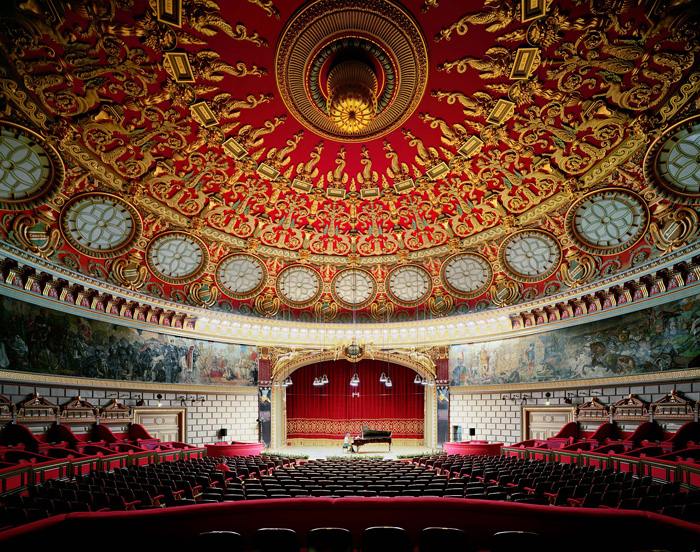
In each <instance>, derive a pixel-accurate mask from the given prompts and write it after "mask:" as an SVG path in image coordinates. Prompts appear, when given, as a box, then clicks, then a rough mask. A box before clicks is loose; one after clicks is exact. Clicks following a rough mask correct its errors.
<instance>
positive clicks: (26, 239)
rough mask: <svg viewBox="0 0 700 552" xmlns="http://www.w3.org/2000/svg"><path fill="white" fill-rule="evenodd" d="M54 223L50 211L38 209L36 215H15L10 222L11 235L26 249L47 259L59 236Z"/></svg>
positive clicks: (54, 248)
mask: <svg viewBox="0 0 700 552" xmlns="http://www.w3.org/2000/svg"><path fill="white" fill-rule="evenodd" d="M54 224H56V218H55V217H54V216H53V214H52V213H51V211H46V210H38V211H37V212H36V216H32V215H27V214H21V215H17V217H15V219H14V220H13V222H12V232H13V234H12V235H13V237H14V238H15V240H16V241H17V242H18V243H19V244H20V245H21V246H22V247H23V248H24V249H26V250H27V251H29V252H30V253H32V254H34V255H38V256H39V257H41V258H43V259H48V258H49V257H51V256H52V255H53V254H54V253H55V252H56V249H57V247H58V245H59V240H60V238H61V233H60V232H59V230H58V228H55V227H54Z"/></svg>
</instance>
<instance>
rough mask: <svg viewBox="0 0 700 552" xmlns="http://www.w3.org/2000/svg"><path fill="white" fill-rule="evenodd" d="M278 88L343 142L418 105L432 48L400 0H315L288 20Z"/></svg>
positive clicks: (300, 113)
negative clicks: (398, 0) (428, 45)
mask: <svg viewBox="0 0 700 552" xmlns="http://www.w3.org/2000/svg"><path fill="white" fill-rule="evenodd" d="M275 61H276V64H275V65H276V67H277V72H276V77H277V87H278V88H279V91H280V94H281V96H282V99H283V100H284V103H285V104H286V106H287V108H288V109H289V111H290V112H291V113H292V115H293V116H294V117H295V118H296V119H297V120H298V121H299V122H300V123H301V124H302V125H304V126H305V127H307V128H309V129H311V130H312V131H314V132H315V133H317V134H319V135H321V136H324V137H326V138H330V139H332V140H338V141H343V142H360V141H366V140H367V139H373V138H378V137H380V136H384V135H385V134H387V133H389V132H391V131H392V130H394V129H396V128H398V127H399V126H400V125H401V124H402V123H403V122H404V121H405V120H406V119H407V118H408V117H410V116H411V114H412V113H413V112H414V111H415V109H416V107H417V106H418V103H419V102H420V100H421V98H422V97H423V93H424V92H425V87H426V83H427V80H428V50H427V46H426V43H425V38H424V37H423V33H422V32H421V30H420V28H419V26H418V23H417V22H416V21H415V20H414V19H413V17H412V16H411V14H410V13H409V12H408V11H407V10H406V9H405V8H403V6H401V5H399V4H397V3H394V2H389V1H378V0H364V1H352V0H340V1H337V0H315V1H313V2H309V3H307V4H306V5H304V6H303V7H302V8H301V9H300V10H299V11H297V12H296V13H295V14H294V15H293V16H292V18H291V19H290V20H289V22H288V23H287V25H286V27H285V28H284V30H283V31H282V33H281V35H280V39H279V42H278V44H277V52H276V60H275Z"/></svg>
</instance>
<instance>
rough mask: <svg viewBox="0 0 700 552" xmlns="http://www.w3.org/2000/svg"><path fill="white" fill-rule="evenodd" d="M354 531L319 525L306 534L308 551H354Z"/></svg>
mask: <svg viewBox="0 0 700 552" xmlns="http://www.w3.org/2000/svg"><path fill="white" fill-rule="evenodd" d="M352 546H353V543H352V533H350V531H348V530H347V529H343V528H342V527H318V528H316V529H311V530H310V531H309V532H308V533H307V534H306V550H307V552H352V551H353V548H352Z"/></svg>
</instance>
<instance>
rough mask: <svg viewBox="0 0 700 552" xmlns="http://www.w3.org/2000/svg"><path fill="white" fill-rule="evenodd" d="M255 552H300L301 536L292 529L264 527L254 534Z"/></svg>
mask: <svg viewBox="0 0 700 552" xmlns="http://www.w3.org/2000/svg"><path fill="white" fill-rule="evenodd" d="M253 552H299V536H298V535H297V534H296V532H295V531H294V530H292V529H284V528H278V527H263V528H261V529H258V530H257V531H255V533H254V534H253Z"/></svg>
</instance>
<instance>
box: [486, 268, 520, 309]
mask: <svg viewBox="0 0 700 552" xmlns="http://www.w3.org/2000/svg"><path fill="white" fill-rule="evenodd" d="M489 293H490V295H491V302H492V303H493V304H494V305H496V306H497V307H505V306H507V305H511V304H513V303H514V302H515V301H516V300H517V299H518V296H519V295H520V288H519V287H518V284H516V283H515V282H514V281H512V280H508V278H506V276H504V275H503V274H499V275H498V276H496V281H495V282H494V283H493V284H491V287H490V288H489Z"/></svg>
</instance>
